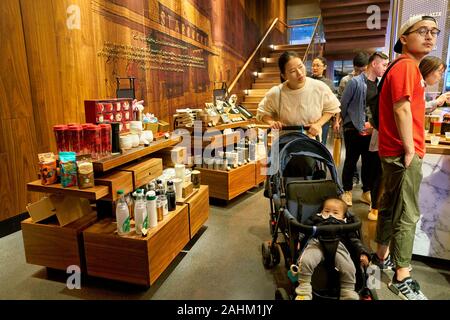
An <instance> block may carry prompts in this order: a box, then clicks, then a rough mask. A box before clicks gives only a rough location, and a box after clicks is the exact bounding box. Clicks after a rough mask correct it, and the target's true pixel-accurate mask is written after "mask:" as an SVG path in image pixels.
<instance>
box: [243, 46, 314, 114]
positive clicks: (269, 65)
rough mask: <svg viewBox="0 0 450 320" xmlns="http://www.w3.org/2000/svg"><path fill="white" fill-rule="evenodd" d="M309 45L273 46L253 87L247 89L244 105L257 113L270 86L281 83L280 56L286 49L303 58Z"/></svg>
mask: <svg viewBox="0 0 450 320" xmlns="http://www.w3.org/2000/svg"><path fill="white" fill-rule="evenodd" d="M307 47H308V45H292V44H283V45H276V46H274V47H273V49H272V51H271V52H270V54H269V57H266V58H263V65H264V66H263V68H262V70H260V71H258V74H257V75H255V82H254V83H253V85H252V88H251V89H249V90H246V95H245V97H244V101H243V102H242V105H243V106H245V107H246V108H247V109H248V110H249V111H250V112H251V113H253V114H254V115H256V109H257V108H258V104H259V102H260V101H261V100H262V99H263V97H264V95H265V94H266V93H267V91H269V89H270V88H272V87H274V86H276V85H279V84H280V71H279V69H278V58H279V57H280V55H281V54H282V53H283V52H285V51H295V52H297V53H298V55H299V56H300V57H301V58H303V57H304V55H305V53H306V49H307Z"/></svg>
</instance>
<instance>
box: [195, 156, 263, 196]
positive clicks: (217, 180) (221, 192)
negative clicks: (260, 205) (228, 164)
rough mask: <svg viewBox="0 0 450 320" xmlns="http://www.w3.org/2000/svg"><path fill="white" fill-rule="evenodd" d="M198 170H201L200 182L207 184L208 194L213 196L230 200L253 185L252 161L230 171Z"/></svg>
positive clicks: (253, 169)
mask: <svg viewBox="0 0 450 320" xmlns="http://www.w3.org/2000/svg"><path fill="white" fill-rule="evenodd" d="M198 170H199V171H200V172H201V178H200V180H201V183H202V184H206V185H208V186H209V195H210V196H211V197H214V198H218V199H224V200H231V199H233V198H235V197H237V196H238V195H240V194H242V193H244V192H245V191H247V190H249V189H251V188H253V187H254V186H255V178H254V177H255V163H254V162H250V163H247V164H246V165H243V166H241V167H238V168H236V169H232V170H230V171H222V170H210V169H205V168H199V169H198ZM249 177H250V178H249Z"/></svg>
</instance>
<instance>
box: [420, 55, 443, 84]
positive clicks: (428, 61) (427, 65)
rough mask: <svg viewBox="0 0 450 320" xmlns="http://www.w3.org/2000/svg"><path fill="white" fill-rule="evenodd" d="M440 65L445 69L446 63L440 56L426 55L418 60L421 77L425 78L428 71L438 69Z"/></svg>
mask: <svg viewBox="0 0 450 320" xmlns="http://www.w3.org/2000/svg"><path fill="white" fill-rule="evenodd" d="M441 66H443V67H444V70H445V69H447V65H446V64H445V63H444V61H443V60H442V59H441V58H438V57H435V56H427V57H425V58H423V59H422V61H421V62H420V64H419V69H420V73H421V74H422V77H423V78H424V79H425V78H426V77H427V76H428V75H429V74H430V73H432V72H434V71H436V70H438V69H439V68H440V67H441Z"/></svg>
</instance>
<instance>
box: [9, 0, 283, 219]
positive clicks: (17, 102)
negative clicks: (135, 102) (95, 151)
mask: <svg viewBox="0 0 450 320" xmlns="http://www.w3.org/2000/svg"><path fill="white" fill-rule="evenodd" d="M74 8H75V9H76V10H79V14H78V13H77V11H73V10H74ZM283 8H285V0H277V1H270V0H264V1H258V0H142V1H135V0H3V1H0V12H1V13H2V17H3V18H2V20H1V21H0V26H1V28H0V43H1V44H0V46H1V48H2V51H1V52H2V57H3V59H2V60H1V61H0V71H1V81H0V111H1V113H0V120H1V122H0V203H1V204H0V221H1V220H4V219H6V218H8V217H11V216H14V215H16V214H19V213H21V212H24V211H25V206H26V204H27V203H29V202H31V201H35V200H36V197H37V195H35V194H32V193H27V192H26V183H27V182H29V181H31V180H34V179H35V178H36V173H37V153H40V152H48V151H56V148H55V142H54V138H53V132H52V126H53V125H55V124H60V123H70V122H76V123H83V122H84V103H83V102H84V100H86V99H96V98H109V97H115V95H116V93H115V90H116V80H115V78H116V76H119V77H127V76H133V77H136V95H137V98H138V99H143V100H145V105H146V108H147V111H149V112H153V113H155V114H156V115H157V116H158V117H159V118H161V119H164V120H169V121H170V120H171V119H170V117H171V115H172V114H173V113H174V112H175V110H176V109H177V108H183V107H201V106H202V105H203V104H204V103H205V102H209V101H211V100H212V89H213V81H226V82H227V83H228V84H229V83H230V82H231V81H232V80H233V78H234V76H235V75H236V74H237V73H238V72H239V68H240V67H241V66H242V65H243V64H244V62H245V60H246V59H247V58H248V56H249V55H250V54H251V52H252V50H253V49H254V48H255V47H256V45H257V43H258V41H259V40H260V38H261V36H262V34H263V33H264V32H265V30H266V28H267V27H268V25H269V24H270V22H271V21H272V20H273V19H274V18H275V17H278V16H281V17H282V19H284V16H285V10H284V9H283ZM162 11H164V13H162ZM77 17H79V22H80V24H79V28H73V26H74V23H75V25H76V22H77V19H76V18H77ZM182 25H184V26H185V27H186V28H187V29H189V30H187V29H186V28H184V27H183V28H182ZM71 26H72V27H71ZM280 35H281V33H280V31H277V34H276V35H274V37H278V38H279V39H281V36H280ZM139 37H151V38H153V39H156V40H159V41H163V42H164V41H166V42H171V43H175V44H179V45H181V46H182V47H184V48H185V49H177V48H175V49H174V48H173V47H172V48H170V47H165V46H164V45H158V46H155V45H147V43H145V42H144V41H142V40H139ZM107 43H114V44H119V45H125V46H134V47H143V48H152V49H155V48H156V49H160V50H163V51H164V50H165V51H170V52H175V53H177V54H189V55H192V56H196V57H203V58H204V62H205V68H204V69H201V68H193V67H183V68H184V69H183V71H182V72H172V71H167V70H155V69H149V68H148V67H149V65H147V68H143V67H142V64H140V63H139V62H136V61H133V60H132V59H128V58H127V59H120V58H117V57H116V58H114V57H111V58H107V57H105V56H101V55H99V52H100V51H102V49H104V48H105V44H107ZM164 63H165V62H160V63H159V64H158V63H155V62H152V63H151V64H150V66H152V67H158V65H164ZM246 81H247V82H249V81H251V75H250V71H249V73H248V74H247V77H244V78H243V80H242V82H243V83H245V82H246ZM237 89H239V86H238V88H237Z"/></svg>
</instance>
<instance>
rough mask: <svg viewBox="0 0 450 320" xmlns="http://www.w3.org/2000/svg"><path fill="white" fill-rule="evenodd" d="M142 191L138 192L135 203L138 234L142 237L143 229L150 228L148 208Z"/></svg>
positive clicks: (138, 190)
mask: <svg viewBox="0 0 450 320" xmlns="http://www.w3.org/2000/svg"><path fill="white" fill-rule="evenodd" d="M142 191H143V190H142V189H137V190H136V194H135V196H136V201H135V202H134V223H135V226H136V234H138V235H141V234H142V229H147V228H148V218H147V207H146V205H145V200H144V193H143V192H142Z"/></svg>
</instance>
